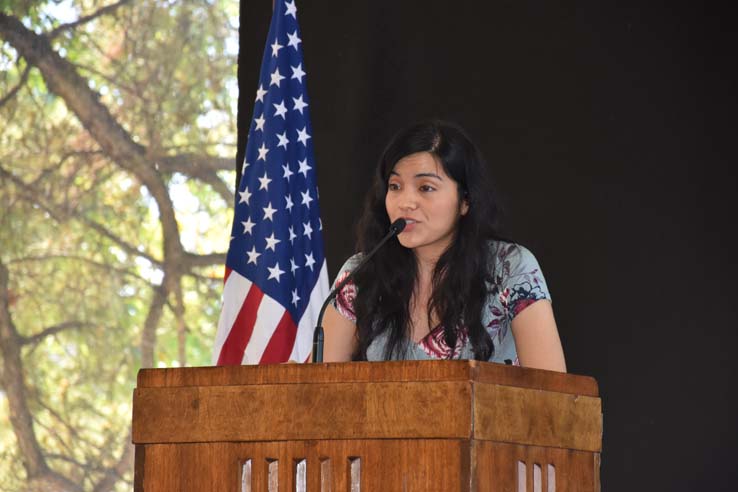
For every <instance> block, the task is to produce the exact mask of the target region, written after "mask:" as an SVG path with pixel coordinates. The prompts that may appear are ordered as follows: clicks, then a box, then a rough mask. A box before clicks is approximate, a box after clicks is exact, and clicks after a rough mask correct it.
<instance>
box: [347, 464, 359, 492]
mask: <svg viewBox="0 0 738 492" xmlns="http://www.w3.org/2000/svg"><path fill="white" fill-rule="evenodd" d="M349 483H350V484H351V486H350V488H349V490H350V492H361V458H360V457H358V456H349Z"/></svg>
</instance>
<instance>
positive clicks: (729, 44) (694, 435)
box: [239, 0, 738, 491]
mask: <svg viewBox="0 0 738 492" xmlns="http://www.w3.org/2000/svg"><path fill="white" fill-rule="evenodd" d="M298 7H299V12H298V16H299V19H300V25H301V29H302V40H303V49H304V53H305V66H306V71H307V73H308V76H307V84H308V91H309V94H310V98H311V106H310V110H311V114H312V123H313V130H314V132H313V142H314V145H315V153H316V161H317V172H318V179H319V185H320V191H321V194H320V206H321V208H322V217H323V225H324V239H325V241H326V254H327V258H328V262H329V272H330V273H331V275H333V274H335V272H336V270H337V268H338V267H339V266H340V265H341V263H342V262H343V261H344V259H345V258H346V257H348V256H349V255H350V254H351V253H352V252H353V244H354V234H353V232H354V231H353V226H354V223H355V221H356V218H357V216H358V215H359V211H360V207H361V204H362V202H363V198H362V197H363V194H364V192H365V191H366V189H367V187H368V182H369V178H370V176H371V174H372V170H373V167H374V164H375V162H376V160H377V157H378V156H379V153H380V151H381V150H382V148H383V146H384V145H385V143H386V142H387V140H388V139H389V137H390V136H391V135H392V134H393V133H394V132H395V131H397V130H398V129H400V128H402V127H404V126H406V125H408V124H409V123H412V122H414V121H416V120H418V119H421V118H428V117H441V118H444V119H449V120H453V121H456V122H458V123H460V124H461V125H462V126H463V127H465V128H466V129H467V131H468V132H469V133H470V134H471V136H472V137H473V139H474V140H475V141H476V142H477V143H478V144H479V146H480V147H481V149H482V151H483V153H484V155H485V156H486V158H487V160H488V162H489V164H490V166H491V169H492V171H493V176H494V177H495V178H496V182H497V187H498V188H499V190H500V191H501V192H502V196H503V204H504V206H505V209H506V222H507V226H508V227H507V232H508V234H509V235H511V236H512V237H513V238H515V239H517V240H519V241H520V242H522V243H523V244H526V245H527V246H529V247H530V248H531V249H532V251H533V252H534V253H535V255H536V256H537V257H538V259H539V261H540V263H541V265H542V268H543V271H544V274H545V275H546V278H547V280H548V283H549V287H550V288H551V291H552V295H553V299H554V309H555V312H556V316H557V321H558V324H559V327H560V332H561V336H562V340H563V343H564V349H565V352H566V356H567V362H568V366H569V369H570V371H571V372H574V373H579V374H587V375H591V376H594V377H595V378H597V380H598V381H599V384H600V391H601V393H602V396H603V403H604V421H605V431H604V450H603V453H602V481H603V488H604V490H669V491H681V490H684V491H692V490H734V487H735V484H736V483H738V466H736V465H735V461H734V459H733V456H735V450H736V447H737V446H736V444H737V443H738V435H737V434H738V425H737V424H736V420H737V419H736V415H738V405H736V398H735V396H734V395H733V390H734V388H735V386H736V385H735V382H734V379H735V376H736V369H737V368H738V363H737V362H736V359H735V357H734V353H735V352H736V347H737V346H738V336H737V335H736V331H737V329H738V321H737V320H738V316H737V314H738V308H736V305H737V304H738V302H737V301H736V294H738V289H737V288H736V278H737V274H738V262H737V261H736V256H735V251H736V235H735V233H734V230H735V227H736V224H735V223H736V220H735V218H734V217H735V212H736V210H737V209H738V207H736V202H737V201H738V200H736V193H737V192H738V181H737V180H736V177H735V173H734V172H732V171H733V170H732V168H733V166H735V164H736V162H737V161H738V160H737V159H736V154H737V153H736V150H735V140H736V130H737V128H736V126H737V125H736V114H737V110H738V104H736V87H738V86H737V84H736V82H737V80H736V79H737V77H736V68H735V67H736V61H735V50H734V44H735V41H736V36H735V35H734V34H733V32H734V31H735V29H734V26H733V22H732V20H731V19H733V17H732V16H729V15H727V12H719V11H711V10H710V9H711V7H709V6H705V5H702V4H699V3H697V2H693V3H692V5H691V6H689V7H684V6H677V5H668V6H660V7H653V6H644V5H642V4H641V3H640V2H639V3H634V4H633V5H626V4H625V3H624V2H617V5H601V4H596V3H593V2H576V3H574V4H571V3H570V4H567V5H562V4H561V3H560V2H541V1H532V0H527V1H526V0H524V1H517V2H479V1H472V0H462V1H458V2H447V1H444V2H442V1H438V0H422V1H417V0H414V1H409V0H405V1H397V0H374V1H371V2H369V1H367V2H339V1H328V0H323V1H320V2H307V1H304V2H301V3H300V2H298ZM241 9H242V10H241V56H240V65H239V76H240V89H241V95H242V97H241V103H240V106H239V129H240V142H241V145H240V147H241V149H243V147H244V145H245V144H244V142H245V136H246V131H247V129H248V125H249V121H250V118H251V111H252V104H253V94H254V91H255V89H256V83H257V79H258V70H259V65H260V61H261V56H262V52H263V49H264V41H265V37H266V33H267V30H268V23H269V18H270V15H271V2H270V1H269V0H259V1H252V2H242V6H241ZM239 161H240V156H239Z"/></svg>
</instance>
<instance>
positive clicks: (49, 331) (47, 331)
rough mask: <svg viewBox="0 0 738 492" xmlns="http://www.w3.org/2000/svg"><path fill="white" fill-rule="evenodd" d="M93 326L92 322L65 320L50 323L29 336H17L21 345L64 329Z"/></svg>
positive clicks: (33, 342) (39, 339)
mask: <svg viewBox="0 0 738 492" xmlns="http://www.w3.org/2000/svg"><path fill="white" fill-rule="evenodd" d="M93 326H95V325H94V324H92V323H88V322H86V321H65V322H63V323H58V324H56V325H52V326H49V327H47V328H44V329H43V330H41V331H40V332H38V333H36V334H35V335H32V336H30V337H24V336H21V337H20V338H19V343H20V344H21V345H28V344H36V343H38V342H40V341H41V340H43V339H44V338H46V337H49V336H51V335H56V334H57V333H60V332H62V331H64V330H72V329H80V328H85V327H93Z"/></svg>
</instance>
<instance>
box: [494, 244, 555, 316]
mask: <svg viewBox="0 0 738 492" xmlns="http://www.w3.org/2000/svg"><path fill="white" fill-rule="evenodd" d="M502 248H503V251H502V252H501V254H500V263H501V264H500V265H499V266H500V267H501V269H502V271H501V273H502V275H501V277H502V284H501V286H500V302H501V303H502V305H503V307H505V308H506V309H505V312H506V313H507V317H508V320H509V321H512V319H513V318H514V317H515V316H517V315H518V314H520V313H521V312H523V310H525V308H527V307H528V306H530V305H531V304H533V303H534V302H536V301H540V300H541V299H547V300H549V301H550V300H551V294H550V293H549V291H548V286H547V285H546V279H545V278H544V277H543V273H542V272H541V267H540V266H539V265H538V260H536V257H535V256H533V253H531V252H530V251H529V250H528V249H526V248H525V247H523V246H520V245H519V244H505V245H504V246H502Z"/></svg>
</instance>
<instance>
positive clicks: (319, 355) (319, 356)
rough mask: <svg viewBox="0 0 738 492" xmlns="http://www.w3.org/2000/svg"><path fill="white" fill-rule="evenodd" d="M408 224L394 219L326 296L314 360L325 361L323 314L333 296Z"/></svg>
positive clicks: (321, 313) (319, 318) (319, 319)
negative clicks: (374, 244)
mask: <svg viewBox="0 0 738 492" xmlns="http://www.w3.org/2000/svg"><path fill="white" fill-rule="evenodd" d="M406 225H407V222H405V219H397V220H396V221H394V222H393V223H392V224H391V225H390V228H389V232H388V233H387V235H386V236H384V237H383V238H382V240H381V241H379V243H378V244H377V245H376V246H374V248H373V249H372V250H371V251H370V252H369V253H367V254H366V255H364V257H363V258H362V259H361V261H360V262H359V264H358V265H357V266H356V268H354V269H353V270H352V271H351V273H349V274H348V275H347V276H346V278H344V279H343V280H341V281H340V282H339V283H338V285H336V287H335V288H334V289H333V290H332V291H331V293H330V294H328V297H327V298H326V300H325V302H323V305H322V306H321V307H320V313H319V314H318V322H317V324H316V326H315V331H314V332H313V362H323V342H324V336H323V335H324V334H323V315H324V314H325V310H326V308H327V307H328V304H329V303H330V302H331V301H332V300H333V298H335V297H336V295H338V293H339V292H340V291H341V289H343V286H344V285H346V284H347V283H348V282H349V280H351V279H353V278H354V274H356V272H358V271H359V270H361V269H362V267H363V266H364V265H366V263H367V262H368V261H369V259H371V257H372V256H374V254H375V253H376V252H377V251H378V250H379V248H381V247H382V246H384V243H386V242H387V241H389V240H390V239H391V238H393V237H395V236H396V235H398V234H399V233H401V232H402V230H403V229H404V228H405V226H406Z"/></svg>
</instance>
